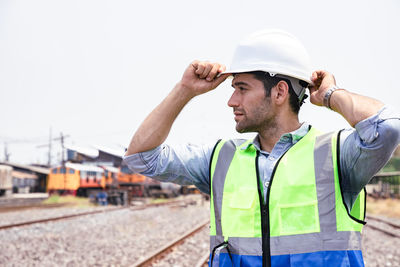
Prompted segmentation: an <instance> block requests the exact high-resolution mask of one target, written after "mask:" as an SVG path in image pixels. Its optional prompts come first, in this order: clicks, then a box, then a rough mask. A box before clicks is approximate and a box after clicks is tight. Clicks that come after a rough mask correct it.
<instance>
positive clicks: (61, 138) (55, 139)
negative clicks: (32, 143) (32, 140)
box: [37, 127, 69, 167]
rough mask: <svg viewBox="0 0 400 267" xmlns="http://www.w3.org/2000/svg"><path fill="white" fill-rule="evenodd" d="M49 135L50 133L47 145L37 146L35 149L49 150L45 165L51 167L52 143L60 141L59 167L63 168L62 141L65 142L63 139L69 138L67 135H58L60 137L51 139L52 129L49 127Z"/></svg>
mask: <svg viewBox="0 0 400 267" xmlns="http://www.w3.org/2000/svg"><path fill="white" fill-rule="evenodd" d="M49 133H50V134H49V143H48V144H45V145H39V146H37V147H48V148H49V152H48V161H47V165H48V166H49V167H50V166H51V151H52V148H53V141H58V140H60V143H61V165H62V166H63V167H64V165H65V157H64V154H65V147H64V140H65V138H67V137H69V135H64V134H63V133H60V137H57V138H53V136H52V128H51V127H50V131H49Z"/></svg>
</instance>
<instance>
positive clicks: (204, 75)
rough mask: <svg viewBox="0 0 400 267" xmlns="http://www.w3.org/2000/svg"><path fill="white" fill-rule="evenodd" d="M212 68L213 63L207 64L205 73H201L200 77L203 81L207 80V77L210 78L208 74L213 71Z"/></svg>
mask: <svg viewBox="0 0 400 267" xmlns="http://www.w3.org/2000/svg"><path fill="white" fill-rule="evenodd" d="M212 68H213V65H212V64H211V63H206V64H205V67H204V70H203V73H201V74H200V75H199V77H200V78H201V79H204V78H206V77H207V76H208V74H209V73H210V71H211V69H212Z"/></svg>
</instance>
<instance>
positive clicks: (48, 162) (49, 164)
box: [47, 127, 51, 167]
mask: <svg viewBox="0 0 400 267" xmlns="http://www.w3.org/2000/svg"><path fill="white" fill-rule="evenodd" d="M47 166H49V167H50V166H51V127H50V132H49V159H48V161H47Z"/></svg>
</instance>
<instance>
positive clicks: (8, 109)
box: [0, 0, 400, 163]
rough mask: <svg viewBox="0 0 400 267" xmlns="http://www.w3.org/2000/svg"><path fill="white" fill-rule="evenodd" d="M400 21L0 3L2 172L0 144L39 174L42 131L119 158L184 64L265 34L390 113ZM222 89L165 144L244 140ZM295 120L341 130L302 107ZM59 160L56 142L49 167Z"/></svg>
mask: <svg viewBox="0 0 400 267" xmlns="http://www.w3.org/2000/svg"><path fill="white" fill-rule="evenodd" d="M399 13H400V2H399V1H397V0H392V1H365V0H364V1H337V0H336V1H317V0H315V1H266V0H264V1H249V0H247V1H235V0H229V1H209V0H203V1H178V0H169V1H128V0H124V1H121V0H120V1H116V0H113V1H101V0H93V1H88V0H68V1H67V0H65V1H56V0H48V1H44V0H36V1H28V0H9V1H7V0H0V121H1V123H2V126H1V127H0V149H1V151H0V152H1V154H0V160H4V143H5V142H7V143H8V145H7V147H8V151H9V153H11V157H10V159H11V161H14V162H19V163H46V162H47V153H48V151H47V150H48V149H47V148H46V147H40V148H39V147H37V146H39V145H43V144H46V143H48V139H49V129H50V127H51V128H52V133H53V138H55V137H58V136H59V135H60V132H62V133H64V134H66V135H69V137H68V138H66V142H68V143H71V144H75V145H82V146H90V145H103V146H109V147H114V148H118V147H119V148H122V147H123V146H127V145H128V143H129V141H130V138H131V136H132V135H133V133H134V131H135V130H136V129H137V127H138V126H139V125H140V123H141V122H142V120H143V119H144V118H145V116H146V115H147V114H148V113H149V112H150V111H151V110H152V109H153V108H154V107H155V106H156V105H157V104H158V103H159V102H160V101H161V100H162V99H163V98H164V97H165V96H166V95H167V94H168V92H169V91H170V90H171V88H172V87H173V86H174V85H175V84H176V83H177V82H178V81H179V79H180V77H181V76H182V73H183V71H184V69H185V68H186V66H187V65H188V64H189V63H190V62H191V61H192V60H194V59H204V60H211V61H219V62H222V63H224V64H227V65H229V63H230V61H231V57H232V53H233V51H234V49H235V46H236V44H237V43H238V42H239V40H240V39H241V38H243V36H245V35H247V34H249V33H251V32H254V31H256V30H260V29H265V28H280V29H283V30H286V31H288V32H291V33H292V34H294V35H295V36H297V37H298V38H299V39H300V40H301V41H302V42H303V44H304V46H305V47H306V49H307V50H308V52H309V54H310V57H311V61H312V65H313V67H314V68H315V69H326V70H328V71H330V72H332V73H333V74H334V75H335V77H336V80H337V83H338V85H339V86H340V87H343V88H346V89H348V90H350V91H353V92H356V93H360V94H364V95H368V96H371V97H374V98H377V99H379V100H382V101H384V102H385V103H387V104H388V105H391V106H393V107H394V108H395V109H396V110H398V104H399V99H400V97H399V96H400V93H399V88H398V87H399V84H398V77H399V72H400V67H399V62H400V51H399V50H400V49H399V47H400V16H399V15H398V14H399ZM230 82H231V81H230V80H228V81H226V82H225V83H223V84H222V85H221V86H220V87H219V88H218V89H217V90H215V91H213V92H211V93H209V94H207V95H203V96H200V97H198V98H196V99H194V100H193V101H191V102H190V103H189V105H188V106H186V107H185V109H184V111H183V113H182V114H181V115H180V116H179V118H178V120H177V121H176V123H175V124H174V127H173V130H172V132H171V134H170V137H169V138H168V140H167V142H169V143H172V144H176V143H180V142H191V143H210V142H214V141H215V140H217V139H219V138H230V137H240V136H241V135H239V134H237V133H236V132H235V129H234V127H235V123H234V120H233V114H232V110H231V109H230V108H228V106H227V101H228V98H229V96H230V94H231V93H232V89H231V87H230ZM300 119H301V121H307V122H309V123H311V124H312V125H314V126H316V127H318V128H320V129H322V130H325V131H330V130H336V129H339V128H343V127H349V126H348V124H347V123H346V122H345V120H344V119H343V118H341V117H340V116H339V115H338V114H335V113H334V112H332V111H329V110H327V109H325V108H321V107H315V106H312V104H310V103H309V101H307V103H306V104H305V105H304V107H303V108H302V110H301V112H300ZM242 136H243V135H242ZM244 137H249V135H245V136H244ZM121 153H122V149H121ZM59 154H60V144H59V141H54V143H53V163H54V162H55V161H56V160H57V159H58V158H59Z"/></svg>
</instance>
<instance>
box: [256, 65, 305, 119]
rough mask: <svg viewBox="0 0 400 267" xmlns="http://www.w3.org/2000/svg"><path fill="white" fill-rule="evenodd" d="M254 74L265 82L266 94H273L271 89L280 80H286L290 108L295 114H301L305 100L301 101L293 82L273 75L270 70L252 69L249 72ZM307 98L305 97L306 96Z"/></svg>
mask: <svg viewBox="0 0 400 267" xmlns="http://www.w3.org/2000/svg"><path fill="white" fill-rule="evenodd" d="M249 73H250V74H253V76H254V78H256V79H257V80H259V81H260V82H262V83H263V84H264V89H265V96H266V97H270V96H271V89H272V88H273V87H274V86H276V85H277V84H278V83H279V82H280V81H285V82H286V83H287V84H288V86H289V104H290V108H291V109H292V111H293V112H294V113H295V114H299V110H300V106H301V105H302V104H303V103H304V102H303V101H299V97H298V96H297V94H296V92H295V91H294V90H293V87H292V83H291V82H290V81H289V80H288V79H285V78H282V77H277V76H271V75H270V74H269V73H268V72H264V71H252V72H249ZM304 99H305V98H304Z"/></svg>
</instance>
